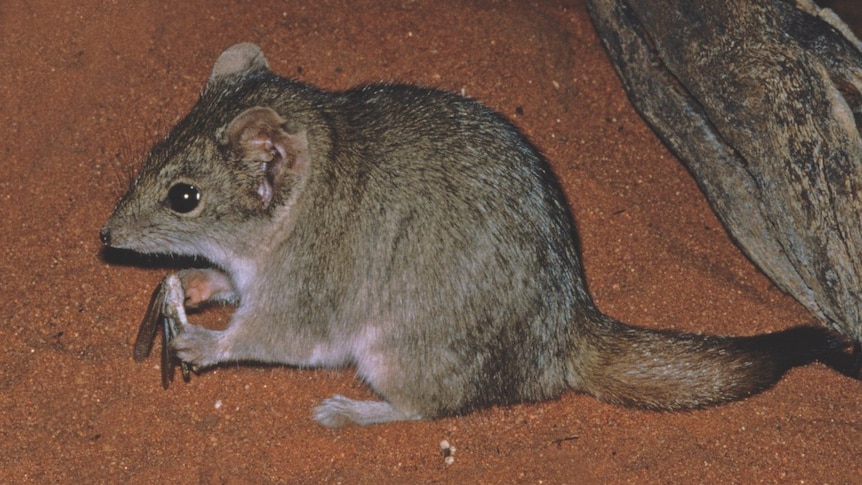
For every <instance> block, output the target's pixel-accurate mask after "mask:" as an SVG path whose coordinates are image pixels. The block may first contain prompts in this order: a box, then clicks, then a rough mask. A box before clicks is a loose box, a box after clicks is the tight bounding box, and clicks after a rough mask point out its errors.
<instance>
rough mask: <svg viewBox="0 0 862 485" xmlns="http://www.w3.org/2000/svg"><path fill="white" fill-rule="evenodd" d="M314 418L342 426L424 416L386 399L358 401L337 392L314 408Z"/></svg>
mask: <svg viewBox="0 0 862 485" xmlns="http://www.w3.org/2000/svg"><path fill="white" fill-rule="evenodd" d="M314 419H315V420H316V421H317V422H318V423H320V424H322V425H324V426H328V427H330V428H340V427H341V426H344V425H345V424H348V423H351V422H352V423H355V424H358V425H361V426H365V425H369V424H377V423H389V422H392V421H416V420H419V419H422V416H419V415H418V414H409V413H404V412H402V411H399V410H398V409H395V407H393V406H392V405H391V404H389V403H388V402H386V401H357V400H354V399H349V398H346V397H344V396H342V395H340V394H335V395H334V396H332V397H331V398H329V399H325V400H324V401H323V403H321V404H320V406H317V407H316V408H314Z"/></svg>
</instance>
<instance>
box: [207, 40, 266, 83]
mask: <svg viewBox="0 0 862 485" xmlns="http://www.w3.org/2000/svg"><path fill="white" fill-rule="evenodd" d="M263 70H269V63H268V62H267V61H266V57H264V56H263V51H262V50H260V47H258V46H257V45H255V44H252V43H251V42H242V43H240V44H235V45H232V46H230V47H228V48H227V50H225V51H224V52H222V53H221V55H220V56H219V57H218V59H217V60H216V63H215V66H213V72H212V74H211V75H210V79H209V81H207V87H209V86H210V85H212V84H213V83H214V82H216V81H219V80H222V79H225V78H228V77H232V76H236V75H238V74H243V73H246V72H253V71H263Z"/></svg>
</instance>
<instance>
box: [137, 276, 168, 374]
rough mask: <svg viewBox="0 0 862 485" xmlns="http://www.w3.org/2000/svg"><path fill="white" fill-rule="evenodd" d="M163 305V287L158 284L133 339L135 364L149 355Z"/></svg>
mask: <svg viewBox="0 0 862 485" xmlns="http://www.w3.org/2000/svg"><path fill="white" fill-rule="evenodd" d="M164 305H165V285H164V283H163V282H160V283H159V284H158V285H157V286H156V289H155V291H153V296H152V298H150V306H149V307H148V308H147V313H146V314H145V315H144V319H143V320H142V321H141V326H140V327H139V328H138V336H137V338H135V348H134V350H133V352H132V356H133V357H134V359H135V362H141V361H143V360H144V359H146V358H147V356H149V355H150V351H151V350H152V348H153V341H154V340H155V339H156V333H157V332H158V331H159V327H160V326H161V324H162V322H161V321H160V320H162V319H163V318H164V317H163V315H162V313H163V308H164Z"/></svg>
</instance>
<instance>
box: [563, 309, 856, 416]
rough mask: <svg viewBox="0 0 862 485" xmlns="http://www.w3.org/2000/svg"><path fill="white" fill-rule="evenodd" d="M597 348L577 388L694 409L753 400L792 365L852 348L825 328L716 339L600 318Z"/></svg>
mask: <svg viewBox="0 0 862 485" xmlns="http://www.w3.org/2000/svg"><path fill="white" fill-rule="evenodd" d="M597 320H598V321H597V322H596V326H595V328H597V329H598V333H597V335H594V336H593V337H594V338H595V339H594V346H593V348H592V349H590V351H588V352H587V353H586V355H584V356H582V357H581V358H580V359H579V360H580V361H581V362H580V364H581V365H579V366H576V367H582V368H586V369H589V370H588V371H586V372H583V373H582V374H581V375H580V376H579V377H580V382H579V385H576V387H577V388H579V390H581V391H583V392H587V393H589V394H592V395H594V396H595V397H597V398H598V399H600V400H603V401H608V402H612V403H616V404H623V405H628V406H635V407H642V408H648V409H655V410H678V409H692V408H700V407H704V406H710V405H714V404H720V403H723V402H727V401H733V400H738V399H742V398H745V397H748V396H750V395H752V394H755V393H758V392H760V391H763V390H764V389H766V388H768V387H771V386H772V385H773V384H775V383H776V382H777V381H778V380H779V379H780V378H781V376H782V375H784V373H785V372H787V371H788V370H789V369H790V368H792V367H795V366H799V365H805V364H808V363H810V362H812V361H814V360H817V359H820V358H822V357H824V356H827V355H830V354H834V353H835V352H840V351H841V349H842V348H844V347H845V346H846V345H847V344H846V343H845V342H843V341H842V340H841V339H839V338H837V337H836V336H834V334H832V333H830V332H829V331H828V330H826V329H825V328H820V327H794V328H791V329H788V330H784V331H781V332H776V333H770V334H763V335H757V336H753V337H715V336H706V335H694V334H685V333H679V332H673V331H664V330H647V329H641V328H635V327H630V326H628V325H625V324H623V323H620V322H617V321H615V320H613V319H611V318H610V317H606V316H604V315H600V316H598V317H597Z"/></svg>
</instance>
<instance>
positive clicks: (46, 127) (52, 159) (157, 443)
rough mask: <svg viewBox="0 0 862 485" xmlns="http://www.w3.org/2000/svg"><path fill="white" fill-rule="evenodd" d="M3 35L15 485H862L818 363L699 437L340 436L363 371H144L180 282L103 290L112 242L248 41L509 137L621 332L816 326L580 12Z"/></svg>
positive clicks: (542, 433) (538, 411)
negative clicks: (561, 212)
mask: <svg viewBox="0 0 862 485" xmlns="http://www.w3.org/2000/svg"><path fill="white" fill-rule="evenodd" d="M852 1H853V0H848V1H847V2H846V3H845V5H848V7H847V9H846V10H842V12H844V13H845V18H846V19H848V21H850V22H851V23H853V25H854V26H855V27H857V32H858V31H859V29H858V27H859V26H860V25H862V22H860V21H859V19H860V17H859V10H860V9H859V8H858V7H852V8H855V9H856V10H855V11H852V10H850V8H851V7H849V5H851V4H850V2H852ZM380 3H382V2H380ZM838 7H841V5H838ZM0 35H2V37H0V38H2V43H0V66H2V69H0V106H2V109H0V120H2V124H0V127H2V134H3V136H2V141H0V153H2V163H3V170H2V171H0V214H2V220H3V231H2V232H0V248H1V249H0V250H2V258H0V275H2V284H0V285H2V287H0V297H2V301H3V305H2V323H3V325H2V326H0V341H2V346H3V347H2V348H3V351H2V353H0V409H2V421H0V430H2V431H0V433H2V434H0V482H2V483H15V482H32V483H168V482H171V483H320V482H332V483H339V482H343V483H371V482H375V483H428V482H432V483H433V482H438V483H439V482H447V483H512V482H523V483H593V482H604V483H763V482H765V483H772V482H775V483H802V482H806V483H854V482H855V483H860V482H862V448H860V445H859V444H860V443H862V419H860V416H859V410H860V409H862V407H860V404H862V386H860V383H859V382H857V381H853V380H850V379H848V378H846V377H843V376H841V375H838V374H836V373H835V372H833V371H831V370H829V369H828V368H826V367H825V366H823V365H820V364H814V365H811V366H808V367H805V368H800V369H795V370H793V371H791V372H790V373H789V374H788V375H787V376H786V378H785V379H783V380H782V381H781V382H780V383H779V384H778V385H777V386H776V387H775V388H773V389H771V390H769V391H767V392H765V393H763V394H761V395H758V396H755V397H753V398H750V399H747V400H745V401H743V402H738V403H733V404H730V405H725V406H721V407H717V408H712V409H707V410H703V411H697V412H686V413H677V414H662V413H653V412H645V411H638V410H631V409H625V408H620V407H614V406H611V405H607V404H602V403H599V402H597V401H595V400H594V399H592V398H590V397H588V396H584V395H577V394H567V395H565V396H564V397H562V398H561V399H559V400H556V401H553V402H547V403H541V404H530V405H518V406H512V407H505V408H492V409H487V410H483V411H480V412H476V413H473V414H470V415H468V416H464V417H459V418H453V419H441V420H437V421H429V422H418V423H397V424H391V425H381V426H372V427H368V428H359V427H348V428H345V429H342V430H330V429H326V428H323V427H321V426H319V425H317V424H315V423H314V422H313V421H312V420H311V418H310V412H311V408H312V407H313V406H314V405H315V403H317V402H318V401H319V400H320V399H322V398H324V397H327V396H329V395H331V394H333V393H343V394H346V395H349V396H352V397H358V398H362V397H370V395H369V393H368V391H367V389H365V388H364V387H363V386H362V385H361V384H360V383H358V382H357V381H356V380H355V379H354V377H353V373H352V372H351V371H350V370H349V369H348V370H344V371H324V370H320V371H314V370H297V369H291V368H281V367H224V368H220V369H217V370H214V371H211V372H207V373H205V374H203V375H200V376H193V378H192V381H191V382H190V383H189V384H184V383H182V382H181V381H180V382H175V383H174V385H173V386H172V387H171V388H170V389H168V390H167V391H166V390H163V389H162V388H161V386H160V384H159V370H158V362H157V361H158V359H157V358H155V357H153V358H151V359H150V360H148V361H146V362H145V363H142V364H136V363H134V362H133V361H132V359H131V345H132V341H133V339H134V336H135V332H136V330H137V326H138V323H139V322H140V318H141V317H142V315H143V312H144V310H145V308H146V305H147V302H148V298H149V295H150V292H151V291H152V288H153V287H154V285H155V284H156V283H157V282H158V281H159V280H160V279H161V278H162V277H163V276H164V275H165V274H166V273H167V271H168V270H167V269H165V268H140V267H135V266H129V265H116V264H109V263H108V262H106V261H105V259H104V257H103V255H102V252H101V247H100V243H99V240H98V231H99V228H100V227H101V225H102V223H103V222H104V220H105V219H106V218H107V216H108V215H109V214H110V212H111V209H112V207H113V206H114V204H115V203H116V201H117V199H118V197H119V196H120V195H121V194H122V193H123V192H124V190H125V188H126V187H127V184H128V180H129V178H130V177H131V175H132V174H133V173H134V171H135V168H136V167H137V166H138V165H139V164H140V163H141V161H142V160H143V157H144V156H145V153H146V151H147V148H148V146H149V145H150V144H151V143H152V142H153V141H155V140H157V139H159V138H160V137H161V136H163V135H164V134H165V133H166V132H167V130H168V129H169V128H170V126H171V125H172V124H173V123H175V122H176V121H177V120H178V119H179V118H180V117H181V116H182V115H183V114H184V113H185V112H186V111H187V110H188V109H189V108H190V107H191V106H192V105H193V104H194V102H195V101H196V98H197V95H198V93H199V91H200V89H201V88H202V86H203V84H204V82H205V80H206V78H207V76H208V74H209V71H210V69H211V67H212V63H213V61H214V60H215V58H216V57H217V56H218V54H219V53H220V52H221V51H222V50H223V49H224V48H225V47H227V46H229V45H231V44H233V43H235V42H238V41H253V42H256V43H258V44H260V45H261V46H262V47H263V48H264V51H265V52H266V53H267V56H268V58H269V60H270V63H271V65H272V67H273V70H274V71H276V72H278V73H281V74H283V75H287V76H292V77H295V78H297V79H300V80H302V81H306V82H310V83H313V84H316V85H319V86H321V87H324V88H328V89H342V88H348V87H351V86H355V85H357V84H361V83H363V82H369V81H379V80H398V81H404V82H412V83H418V84H422V85H429V86H436V87H442V88H446V89H450V90H453V91H457V92H462V93H465V94H466V95H468V96H471V97H474V98H477V99H479V100H481V101H482V102H484V103H486V104H488V105H490V106H491V107H493V108H494V109H496V110H498V111H500V112H502V113H503V114H505V115H506V116H508V117H510V118H511V119H512V120H513V121H514V122H515V123H516V124H517V125H518V126H520V127H521V128H522V129H523V130H524V132H525V133H527V135H528V136H529V137H530V138H531V139H532V140H533V141H534V142H535V144H536V145H537V146H538V147H540V148H541V150H542V151H543V152H544V153H545V154H546V155H547V156H548V158H549V159H550V160H551V161H552V163H553V165H554V169H555V170H556V172H557V174H558V175H559V177H560V178H561V179H562V181H563V184H564V186H565V189H566V192H567V195H568V197H569V199H570V202H571V205H572V207H573V210H574V212H575V215H576V217H577V219H578V221H579V226H580V230H581V237H582V246H583V251H584V261H585V265H586V271H587V274H588V278H589V281H590V285H591V290H592V292H593V294H594V295H595V298H596V301H597V303H598V304H599V306H600V307H601V308H602V309H603V310H604V311H606V312H607V313H609V314H611V315H613V316H614V317H617V318H620V319H622V320H624V321H628V322H632V323H635V324H639V325H643V326H649V327H661V328H677V329H684V330H688V331H695V332H709V333H729V334H755V333H760V332H766V331H772V330H778V329H782V328H785V327H789V326H791V325H795V324H801V323H810V322H811V318H810V317H809V316H808V314H807V313H806V311H805V310H804V309H803V308H802V307H801V306H800V305H798V304H797V303H796V302H795V301H794V300H792V299H791V298H789V297H787V296H786V295H784V294H782V293H781V292H780V291H778V290H777V289H776V288H775V287H773V286H772V285H771V284H770V283H769V281H768V280H767V279H766V278H765V277H764V276H763V275H762V274H761V273H759V272H758V271H757V269H756V268H755V267H753V266H752V264H751V263H749V262H748V261H747V260H746V259H745V258H744V257H743V255H742V254H741V253H740V251H739V250H738V249H737V248H736V247H735V246H734V245H733V243H732V242H731V241H730V240H729V238H728V237H727V235H726V234H725V232H724V230H723V229H722V227H721V225H720V224H719V222H718V221H717V219H716V218H715V216H714V215H713V214H712V212H711V211H710V208H709V206H708V205H707V203H706V201H705V199H704V197H703V196H702V195H701V193H700V192H699V190H698V188H697V186H696V184H695V183H694V181H693V180H692V179H691V177H690V176H689V175H688V173H687V172H686V171H685V169H684V168H683V167H682V166H681V165H680V164H679V163H678V162H677V160H676V159H675V158H674V157H673V156H672V155H670V154H669V152H668V151H667V149H666V148H665V147H664V146H663V145H662V144H661V143H660V142H659V140H658V139H657V138H656V137H655V136H654V135H653V133H652V132H651V131H650V129H649V128H648V127H647V126H646V125H645V124H644V122H643V121H642V120H641V119H640V118H639V117H638V116H637V114H636V113H635V112H634V111H633V109H632V108H631V106H630V105H629V103H628V101H627V99H626V97H625V94H624V92H623V90H622V88H621V85H620V82H619V81H618V79H617V78H616V75H615V73H614V72H613V70H612V68H611V65H610V63H609V61H608V60H607V58H606V55H605V52H604V51H603V49H602V47H601V45H600V43H599V41H598V39H597V37H596V34H595V32H594V30H593V28H592V26H591V24H590V22H589V18H588V16H587V13H586V10H585V7H584V4H583V2H582V1H576V0H575V1H569V2H565V1H556V2H545V1H541V2H532V3H531V4H527V3H521V2H507V1H489V2H477V1H454V2H450V3H449V4H448V5H446V6H445V7H444V6H443V4H442V3H438V2H412V1H401V2H391V5H387V6H381V5H379V4H378V2H363V1H361V2H348V1H336V0H326V1H319V2H308V5H305V6H304V5H302V4H300V3H299V2H274V1H268V2H248V1H235V2H209V1H201V0H198V1H186V2H174V5H173V6H167V3H166V4H164V5H163V4H160V3H158V2H149V1H142V2H134V3H133V2H119V1H96V0H83V1H79V2H57V1H50V0H49V1H38V0H35V1H29V2H25V1H19V0H4V1H3V2H2V4H0ZM227 317H228V313H227V312H226V311H224V310H217V311H212V312H208V313H205V314H203V315H198V316H196V317H195V318H196V321H214V322H219V321H224V320H226V319H227ZM443 439H446V440H448V441H449V442H450V443H451V444H452V445H453V446H455V447H456V448H457V452H456V454H455V462H454V464H452V465H446V464H444V460H443V456H442V454H441V452H440V448H439V443H440V441H441V440H443Z"/></svg>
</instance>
